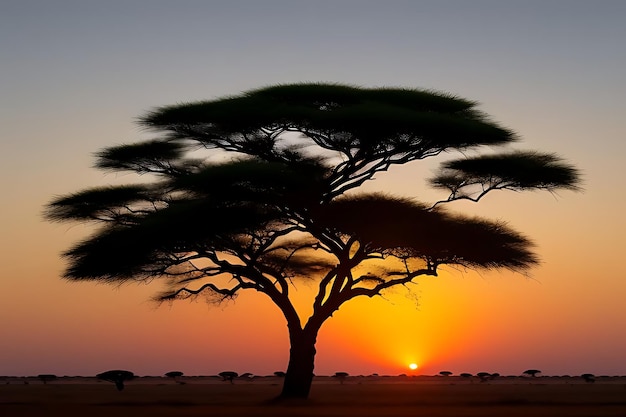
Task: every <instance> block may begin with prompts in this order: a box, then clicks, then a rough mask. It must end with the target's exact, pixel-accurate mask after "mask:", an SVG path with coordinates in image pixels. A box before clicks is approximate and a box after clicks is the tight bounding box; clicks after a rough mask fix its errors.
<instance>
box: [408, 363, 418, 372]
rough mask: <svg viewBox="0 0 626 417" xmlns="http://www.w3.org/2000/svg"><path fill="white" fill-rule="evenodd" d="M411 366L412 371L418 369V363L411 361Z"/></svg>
mask: <svg viewBox="0 0 626 417" xmlns="http://www.w3.org/2000/svg"><path fill="white" fill-rule="evenodd" d="M409 368H410V369H411V370H412V371H414V370H416V369H417V364H416V363H410V364H409Z"/></svg>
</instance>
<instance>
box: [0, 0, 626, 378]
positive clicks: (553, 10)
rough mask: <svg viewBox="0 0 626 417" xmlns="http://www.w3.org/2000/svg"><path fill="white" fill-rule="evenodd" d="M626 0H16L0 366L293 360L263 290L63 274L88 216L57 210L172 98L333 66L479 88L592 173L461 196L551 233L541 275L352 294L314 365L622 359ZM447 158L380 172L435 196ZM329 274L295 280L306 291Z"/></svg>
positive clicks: (371, 81)
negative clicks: (101, 154)
mask: <svg viewBox="0 0 626 417" xmlns="http://www.w3.org/2000/svg"><path fill="white" fill-rule="evenodd" d="M624 22H626V2H624V1H621V0H618V1H594V2H591V1H575V0H571V1H565V0H564V1H550V0H541V1H530V0H525V1H499V0H498V1H480V0H477V1H417V0H410V1H389V0H388V1H385V2H382V1H367V0H363V1H357V0H344V1H341V0H337V1H310V0H308V1H287V0H285V1H276V0H268V1H252V0H249V1H233V0H228V1H210V0H207V1H175V2H174V1H157V0H155V1H147V0H146V1H139V0H135V1H132V0H124V1H115V0H108V1H106V2H97V1H83V0H76V1H66V0H57V1H43V0H42V1H30V0H1V1H0V146H1V147H0V174H1V175H0V185H1V189H2V192H3V194H2V204H1V206H0V207H1V210H2V212H1V213H2V216H0V236H1V239H0V244H1V247H0V257H1V258H0V264H1V265H2V266H3V268H2V272H1V273H0V375H36V374H40V373H55V374H58V375H94V374H95V373H97V372H102V371H104V370H107V369H120V368H121V369H128V370H131V371H133V372H135V373H137V374H140V375H161V374H163V373H164V372H167V371H170V370H173V369H176V370H181V371H183V372H185V374H188V375H199V374H202V375H207V374H216V373H217V372H220V371H223V370H236V371H238V372H240V373H243V372H252V373H256V374H271V373H272V372H274V371H277V370H284V369H285V368H286V364H287V355H288V343H287V331H286V326H285V323H284V319H283V318H282V317H281V316H280V313H279V311H278V310H277V309H276V308H275V307H273V306H272V304H271V303H269V302H268V301H267V300H265V299H263V298H262V297H261V296H259V295H255V294H250V295H244V296H241V297H240V298H239V299H238V300H237V301H236V302H235V303H229V304H225V305H221V306H218V307H214V306H208V305H207V304H205V303H203V302H201V301H198V302H191V303H189V302H178V303H175V304H172V305H162V306H157V305H155V304H153V303H152V302H150V301H149V300H150V297H151V296H152V295H153V294H154V293H156V292H157V291H158V290H159V283H158V282H153V283H151V284H149V285H146V284H138V285H135V284H133V285H125V286H122V287H111V286H106V285H101V284H92V283H82V284H77V283H70V282H67V281H64V280H62V279H60V278H59V277H60V275H61V273H62V271H63V268H64V265H63V262H62V260H61V259H60V257H59V254H60V253H61V252H62V251H63V250H65V249H67V248H68V247H69V246H70V245H71V244H72V243H73V242H76V241H77V240H78V239H81V238H83V237H85V236H87V235H88V233H89V229H88V228H87V227H84V226H80V225H77V226H73V225H69V224H50V223H46V222H44V221H43V220H42V217H41V213H42V207H43V205H44V204H45V203H46V202H48V201H49V200H50V199H51V198H52V197H53V196H57V195H61V194H66V193H70V192H73V191H77V190H79V189H82V188H86V187H91V186H96V185H103V184H109V183H122V182H124V181H126V180H127V179H130V177H125V176H124V175H112V174H104V173H101V172H98V171H96V170H94V169H92V168H91V166H92V164H93V162H94V160H93V153H94V152H95V151H97V150H99V149H100V148H102V147H105V146H111V145H115V144H120V143H126V142H132V141H136V140H139V139H141V137H142V134H141V132H140V130H139V129H138V127H137V126H136V125H135V123H134V121H135V119H136V117H137V116H139V115H141V114H143V113H144V112H146V111H148V110H150V109H151V108H153V107H155V106H160V105H168V104H174V103H178V102H184V101H191V100H199V99H211V98H217V97H221V96H224V95H230V94H237V93H240V92H242V91H245V90H248V89H251V88H257V87H261V86H266V85H271V84H277V83H289V82H299V81H328V82H339V83H349V84H355V85H361V86H366V87H373V86H399V87H409V88H426V89H434V90H440V91H446V92H450V93H453V94H456V95H459V96H462V97H465V98H469V99H472V100H477V101H478V102H480V103H481V106H480V108H481V109H482V110H483V111H485V112H487V113H489V114H490V115H491V116H492V117H493V119H494V120H496V121H498V122H500V123H502V124H503V125H505V126H507V127H509V128H511V129H513V130H515V131H516V132H517V133H518V134H519V135H520V136H521V137H522V139H523V142H522V143H520V144H517V145H516V147H517V148H523V149H527V148H530V149H539V150H542V151H546V152H557V153H559V154H561V155H562V156H564V157H565V158H566V159H567V160H569V161H571V162H573V163H575V164H576V165H577V166H578V167H579V168H580V169H581V170H582V171H583V175H584V184H583V186H584V188H585V192H584V193H571V192H563V193H559V195H551V194H546V193H527V194H524V193H522V194H516V193H500V194H492V195H490V196H489V197H487V198H486V199H485V200H484V201H483V202H481V203H480V204H478V205H470V204H465V203H457V205H454V206H450V207H449V208H451V209H454V210H459V211H465V212H470V213H474V214H477V215H481V216H487V217H490V218H493V219H503V220H507V221H508V222H509V224H510V225H511V226H513V227H514V228H516V229H518V230H520V231H523V232H524V233H526V234H527V235H529V236H530V237H532V238H533V239H534V241H535V242H536V243H537V252H538V254H539V255H540V257H541V259H542V262H543V263H542V265H541V266H539V267H537V268H535V269H534V270H533V271H532V272H531V275H530V276H528V277H527V276H522V275H519V274H513V273H509V272H488V273H486V272H481V273H475V272H471V271H457V270H452V269H447V270H446V271H444V272H443V273H442V274H441V275H440V276H439V277H437V278H432V277H431V278H423V279H422V280H420V281H419V283H418V284H417V285H415V286H412V291H411V292H408V291H405V290H395V291H393V292H392V293H390V294H387V295H386V296H385V297H384V298H382V297H379V298H377V299H373V300H360V301H353V302H351V303H348V304H346V305H344V306H343V307H342V308H341V309H340V310H339V311H338V312H337V313H336V314H335V316H334V317H333V318H332V319H331V320H330V321H328V322H327V323H326V324H325V326H324V327H323V328H322V331H321V333H320V337H319V342H318V356H317V363H316V364H317V366H316V373H318V374H330V373H334V372H335V371H346V372H349V373H350V374H353V375H357V374H369V373H374V372H377V373H380V374H399V373H405V372H406V373H408V372H409V370H408V368H407V365H408V363H410V362H416V363H418V364H419V365H420V369H418V371H417V372H418V373H424V374H435V373H437V372H439V371H441V370H444V369H446V370H450V371H453V372H455V373H460V372H472V373H475V372H479V371H486V372H499V373H501V374H506V375H509V374H510V375H517V374H520V373H521V372H523V371H524V370H526V369H528V368H536V369H540V370H542V371H543V372H544V373H545V374H550V375H564V374H568V375H578V374H581V373H584V372H591V373H595V374H596V375H626V354H625V353H624V352H626V331H625V329H626V301H625V300H626V280H625V279H624V278H625V273H624V269H623V263H624V262H623V260H624V256H625V255H626V254H625V247H626V244H625V243H626V220H625V217H624V213H626V193H625V192H624V188H625V185H626V184H625V182H626V168H625V167H626V164H624V161H623V159H624V157H625V156H626V145H625V143H626V141H625V139H626V104H625V103H626V101H625V100H624V97H626V43H625V40H626V25H625V24H624ZM434 166H435V165H432V164H420V163H417V164H413V165H407V166H404V167H399V168H396V169H392V170H391V171H390V172H389V173H388V174H386V175H380V176H378V177H377V178H376V179H375V180H374V181H372V182H371V183H369V184H368V185H367V187H366V188H367V189H368V190H386V191H388V192H390V193H395V194H399V195H404V196H415V197H416V198H419V199H422V200H425V201H432V200H433V199H435V198H437V197H441V195H439V194H437V193H435V192H434V191H432V190H428V189H427V188H426V187H425V183H424V181H423V178H424V176H428V175H429V174H430V173H431V170H432V169H433V167H434ZM311 290H312V288H309V287H307V286H306V285H299V287H298V292H297V294H298V297H299V299H302V300H306V297H307V296H308V297H310V296H311Z"/></svg>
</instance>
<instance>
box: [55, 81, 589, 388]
mask: <svg viewBox="0 0 626 417" xmlns="http://www.w3.org/2000/svg"><path fill="white" fill-rule="evenodd" d="M140 123H141V125H142V126H143V127H145V128H148V129H150V130H153V131H154V132H156V133H158V134H159V135H160V136H159V137H158V138H156V139H151V140H149V141H146V142H143V143H136V144H129V145H121V146H113V147H110V148H106V149H103V150H101V151H100V152H98V153H97V154H96V157H97V159H96V164H95V166H96V167H97V168H99V169H103V170H106V171H114V172H118V171H130V172H134V173H136V174H138V175H143V176H146V177H147V178H148V180H147V181H146V182H145V184H135V185H126V186H116V187H100V188H94V189H88V190H84V191H80V192H77V193H74V194H70V195H68V196H61V197H57V198H55V199H53V200H52V201H51V202H50V203H49V204H48V205H47V207H46V209H45V216H46V217H47V218H48V219H49V220H52V221H78V222H94V223H96V224H98V225H100V226H101V227H100V228H98V229H96V230H95V231H94V233H93V235H92V236H90V237H89V238H87V239H85V240H84V241H82V242H78V243H77V244H76V245H75V246H74V247H72V248H70V249H69V250H68V251H67V252H66V253H65V254H64V256H65V257H66V259H67V260H68V262H69V266H68V268H67V270H66V272H65V277H66V278H68V279H71V280H99V281H104V282H109V283H118V282H124V281H127V280H151V279H155V278H159V279H162V280H164V281H165V282H166V284H167V287H166V289H165V291H164V292H163V293H162V294H160V295H159V296H158V297H157V298H158V299H159V300H172V299H180V298H189V297H195V296H197V295H200V294H202V295H205V296H207V297H208V300H209V301H215V302H220V301H223V300H225V299H232V298H235V297H236V296H237V295H238V294H239V293H240V292H241V291H243V290H254V291H257V292H259V293H262V294H264V295H266V296H267V297H269V298H270V299H271V301H272V302H273V303H274V304H276V306H277V307H278V308H279V309H280V310H281V312H282V313H283V315H284V317H285V319H286V321H287V326H288V329H289V337H290V342H291V351H290V362H289V365H288V367H287V371H286V373H285V382H284V389H283V396H285V397H306V396H307V395H308V392H309V389H310V386H311V381H312V378H313V368H314V366H313V365H314V357H315V348H314V346H315V343H316V338H317V333H318V331H319V329H320V327H321V325H322V324H323V323H324V321H325V320H327V319H328V318H329V317H331V316H332V314H333V313H334V312H335V311H336V310H337V309H339V308H340V306H341V305H342V304H343V303H345V302H347V301H349V300H351V299H353V298H355V297H360V296H366V297H373V296H375V295H380V294H381V293H383V292H384V291H385V290H386V289H387V288H390V287H395V286H399V285H404V284H407V283H410V282H414V281H415V280H416V279H417V278H418V277H425V276H436V275H437V273H438V271H439V268H440V267H441V266H442V265H453V266H461V267H468V268H483V269H493V268H506V269H511V270H514V271H525V270H527V269H528V268H529V267H531V266H533V265H534V264H536V263H537V257H536V256H535V255H534V254H533V252H532V251H531V248H532V243H531V242H530V240H529V239H527V238H526V237H525V236H523V235H522V234H520V233H518V232H516V231H514V230H512V229H511V228H510V227H508V226H507V225H506V224H505V223H503V222H501V221H491V220H485V219H478V218H470V217H465V216H461V215H458V214H452V213H450V212H448V211H445V210H443V209H441V208H440V207H437V206H438V205H439V204H442V203H449V202H452V201H455V200H460V199H469V200H473V201H478V200H479V199H480V198H482V197H483V196H485V195H486V194H487V193H488V192H490V191H493V190H502V189H509V190H514V191H521V190H537V189H541V190H548V191H555V190H558V189H577V187H578V186H577V184H578V181H579V174H578V171H577V170H576V169H575V168H573V167H571V166H570V165H568V164H567V163H565V162H563V161H562V160H561V159H560V158H558V157H556V156H554V155H552V154H541V153H538V152H534V151H532V152H528V151H524V152H523V151H517V152H507V153H495V152H491V153H487V154H483V155H479V156H477V157H472V158H463V159H460V160H453V161H449V162H446V163H444V164H443V166H442V169H441V171H440V172H439V173H438V174H436V175H435V177H434V178H433V179H431V180H430V183H431V185H433V186H435V187H437V188H440V189H444V190H446V191H447V192H448V193H449V195H448V197H447V198H444V199H443V200H441V201H439V202H434V203H433V202H431V203H429V204H426V203H421V202H417V201H414V200H411V199H407V198H400V197H396V196H390V195H385V194H380V193H362V192H358V189H359V187H360V186H361V185H362V184H363V183H364V182H366V181H368V180H371V179H372V178H373V177H374V176H375V175H377V174H379V173H382V172H384V171H387V170H388V169H390V168H391V167H393V166H394V165H402V164H406V163H409V162H414V161H418V160H422V159H426V158H430V157H436V156H438V155H440V154H441V153H442V152H452V151H466V150H471V151H479V150H482V149H483V147H484V146H485V145H489V146H491V147H494V146H498V145H506V144H509V143H512V142H514V141H516V140H517V138H516V136H515V134H514V133H513V132H512V131H510V130H508V129H506V128H503V127H501V126H500V125H498V124H497V123H495V122H493V121H491V120H490V119H489V118H488V117H487V116H486V115H485V114H483V113H481V112H480V111H478V110H477V108H476V103H474V102H472V101H468V100H465V99H461V98H458V97H454V96H451V95H448V94H442V93H437V92H432V91H422V90H411V89H396V88H371V89H368V88H359V87H355V86H349V85H336V84H314V83H311V84H293V85H278V86H273V87H268V88H262V89H258V90H253V91H250V92H248V93H245V94H242V95H239V96H235V97H227V98H224V99H218V100H213V101H204V102H196V103H187V104H179V105H175V106H168V107H162V108H158V109H155V110H153V111H151V112H149V113H148V114H146V115H144V116H143V117H142V118H140ZM297 280H309V281H312V280H315V281H316V282H317V285H318V294H317V296H316V297H315V299H314V300H313V303H312V307H313V313H312V315H311V316H310V318H309V319H308V320H301V318H300V316H299V315H298V312H297V311H296V309H295V307H294V305H293V303H292V300H291V297H290V290H291V288H292V286H293V285H294V284H296V283H297ZM231 382H232V379H231Z"/></svg>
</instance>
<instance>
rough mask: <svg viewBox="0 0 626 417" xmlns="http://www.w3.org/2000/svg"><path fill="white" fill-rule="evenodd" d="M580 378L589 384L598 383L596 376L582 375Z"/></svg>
mask: <svg viewBox="0 0 626 417" xmlns="http://www.w3.org/2000/svg"><path fill="white" fill-rule="evenodd" d="M580 377H581V378H582V379H584V380H585V382H589V383H594V382H596V377H595V375H594V374H582V375H581V376H580Z"/></svg>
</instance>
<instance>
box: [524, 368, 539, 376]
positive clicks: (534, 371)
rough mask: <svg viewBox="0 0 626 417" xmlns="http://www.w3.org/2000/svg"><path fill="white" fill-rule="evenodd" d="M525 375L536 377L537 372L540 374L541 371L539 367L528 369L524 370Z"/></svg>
mask: <svg viewBox="0 0 626 417" xmlns="http://www.w3.org/2000/svg"><path fill="white" fill-rule="evenodd" d="M522 373H523V374H524V375H528V376H532V377H536V376H537V374H540V373H541V371H540V370H539V369H527V370H525V371H524V372H522Z"/></svg>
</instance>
